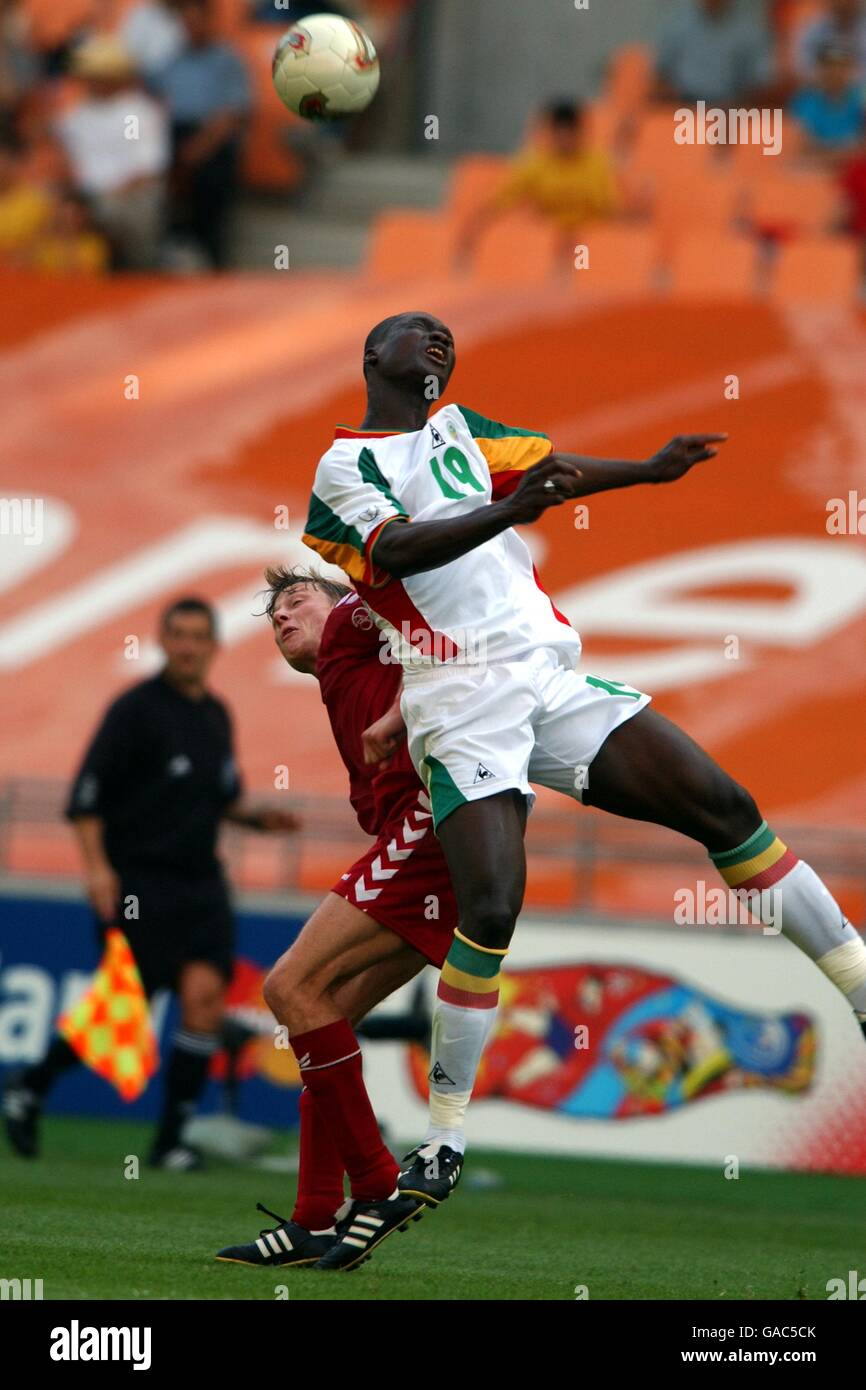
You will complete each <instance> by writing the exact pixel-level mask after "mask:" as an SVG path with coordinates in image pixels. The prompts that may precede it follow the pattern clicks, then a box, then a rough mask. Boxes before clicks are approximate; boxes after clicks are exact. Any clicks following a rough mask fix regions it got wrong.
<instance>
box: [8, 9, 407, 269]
mask: <svg viewBox="0 0 866 1390" xmlns="http://www.w3.org/2000/svg"><path fill="white" fill-rule="evenodd" d="M403 5H404V0H374V3H370V4H368V5H362V6H360V7H359V6H352V13H353V14H356V15H357V16H358V17H359V18H362V19H363V22H364V23H365V24H367V25H369V26H370V27H371V29H372V31H373V32H382V33H384V26H385V23H386V21H387V20H389V19H391V18H393V16H394V14H395V13H396V12H397V11H399V10H400V9H401V8H402V7H403ZM43 8H44V7H40V5H39V4H38V3H37V0H0V267H4V268H22V267H30V268H37V269H49V270H55V271H69V270H87V271H98V270H102V269H112V270H137V271H142V270H154V269H160V270H180V271H186V270H190V271H192V270H197V269H216V270H219V269H223V268H225V267H226V266H227V265H228V264H229V263H230V260H231V250H230V227H231V215H232V209H233V207H234V205H235V203H236V201H237V197H238V194H239V192H240V189H241V186H242V182H243V176H244V170H243V155H244V145H245V142H246V141H247V139H248V137H249V134H250V129H251V126H254V124H255V120H256V117H257V115H258V114H260V108H261V105H262V102H261V94H260V93H259V92H257V90H256V83H255V80H254V76H255V74H254V73H253V72H252V71H251V67H252V63H251V59H250V53H249V51H245V50H244V47H243V40H244V37H245V36H247V35H249V34H250V33H252V34H256V33H261V27H262V25H266V26H271V25H272V24H273V23H276V24H281V25H283V26H284V27H285V26H286V24H287V23H288V17H287V7H286V5H285V4H280V5H275V4H274V0H237V3H236V4H234V5H232V6H228V5H226V4H223V3H221V0H81V3H76V0H70V3H69V4H68V6H63V7H61V8H60V12H59V13H57V12H56V11H55V13H54V15H53V16H52V15H49V16H48V17H47V22H46V15H45V14H44V13H43V12H42V11H43ZM319 8H320V6H318V5H315V4H307V5H304V4H297V3H294V0H293V3H292V6H291V18H292V19H298V18H301V17H302V16H303V14H304V13H306V12H312V11H314V10H317V9H319ZM328 8H329V9H331V10H332V11H336V12H338V13H339V12H347V13H348V11H344V9H343V7H342V6H341V5H339V4H329V6H328ZM272 34H273V29H271V28H270V27H269V29H268V37H267V41H266V51H267V46H268V45H270V47H271V48H272V45H273V39H272V37H271V35H272ZM277 114H278V115H279V112H277ZM280 119H281V121H282V126H283V129H282V131H280V132H279V135H280V137H281V138H284V137H285V125H286V121H285V119H284V118H283V117H281V118H280ZM271 154H272V156H273V152H271ZM280 154H281V152H280V151H279V150H277V151H276V159H277V165H276V167H277V175H276V181H277V184H278V186H280V187H281V189H282V191H284V192H285V191H288V190H289V189H290V188H291V186H292V183H293V181H296V180H297V178H298V177H299V174H300V172H301V165H300V162H299V161H294V162H293V161H292V159H291V157H290V155H289V154H288V153H285V154H284V155H283V162H282V164H281V163H280V162H279V159H280Z"/></svg>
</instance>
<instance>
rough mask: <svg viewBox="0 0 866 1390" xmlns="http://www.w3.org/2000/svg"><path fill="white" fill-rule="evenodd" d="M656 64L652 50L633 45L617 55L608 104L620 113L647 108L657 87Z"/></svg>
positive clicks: (606, 88)
mask: <svg viewBox="0 0 866 1390" xmlns="http://www.w3.org/2000/svg"><path fill="white" fill-rule="evenodd" d="M653 72H654V62H653V54H652V50H651V49H650V48H646V47H644V46H643V45H642V44H629V45H627V46H626V47H624V48H621V49H619V51H618V52H617V53H616V55H615V56H614V58H613V60H612V62H611V65H610V68H609V70H608V74H607V81H606V82H605V86H604V96H605V101H607V102H610V103H611V105H612V106H614V107H615V108H616V110H617V111H619V112H624V111H635V110H637V109H639V108H640V107H641V106H643V104H644V102H645V101H646V100H647V98H648V97H649V94H650V91H651V89H652V85H653Z"/></svg>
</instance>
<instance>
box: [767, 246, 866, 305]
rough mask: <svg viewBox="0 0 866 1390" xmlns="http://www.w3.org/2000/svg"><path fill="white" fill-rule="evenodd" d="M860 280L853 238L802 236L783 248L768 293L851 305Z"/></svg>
mask: <svg viewBox="0 0 866 1390" xmlns="http://www.w3.org/2000/svg"><path fill="white" fill-rule="evenodd" d="M860 283H861V260H860V248H859V247H858V246H857V244H856V243H855V242H853V241H846V240H843V239H842V238H841V237H814V238H808V239H806V238H803V239H802V240H800V241H795V242H792V243H791V244H790V245H789V246H784V247H783V248H782V251H781V253H780V255H779V261H778V265H777V267H776V274H775V276H774V278H773V284H772V289H771V293H772V295H773V298H774V299H781V300H785V301H786V302H788V303H808V304H829V303H833V304H840V303H841V304H851V305H853V304H854V303H855V302H856V299H857V295H858V291H859V289H860Z"/></svg>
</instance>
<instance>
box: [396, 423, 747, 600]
mask: <svg viewBox="0 0 866 1390" xmlns="http://www.w3.org/2000/svg"><path fill="white" fill-rule="evenodd" d="M726 438H727V435H723V434H697V435H684V436H678V437H677V438H676V439H673V440H671V442H670V444H666V445H665V447H664V448H663V449H661V450H660V451H659V452H658V453H657V454H654V455H653V457H652V458H651V459H647V460H645V461H644V462H641V463H626V462H615V461H613V460H610V459H590V458H580V457H578V456H577V455H575V454H549V455H548V457H547V458H546V459H543V460H542V461H541V463H536V464H534V465H533V467H532V468H527V470H526V472H525V473H524V474H523V476H522V477H521V479H520V482H519V483H518V485H517V487H516V488H515V489H514V491H513V492H512V493H511V495H510V496H509V497H504V498H503V499H502V500H501V501H499V502H491V504H490V506H488V507H479V508H477V509H476V510H474V511H471V512H468V513H467V514H466V515H465V516H458V517H454V518H449V519H448V520H447V521H404V522H398V523H397V524H395V525H389V526H384V527H383V528H382V530H381V532H380V533H379V535H378V536H377V538H376V540H375V542H374V544H373V554H372V556H371V559H372V560H373V563H374V564H375V565H376V567H377V568H378V569H381V570H385V571H386V572H387V573H388V574H390V575H392V576H393V577H394V578H395V579H403V578H405V577H407V576H409V575H412V574H422V573H423V572H424V571H425V570H433V569H438V568H439V566H440V565H447V564H450V562H451V561H452V560H457V559H459V558H460V556H461V555H465V554H467V552H468V551H470V550H474V549H475V548H476V546H479V545H483V544H484V542H485V541H489V540H492V539H493V537H494V536H498V535H499V534H500V533H501V532H502V531H506V530H507V529H508V527H509V526H519V525H529V524H530V523H531V522H533V521H537V520H538V518H539V517H540V516H541V515H542V513H543V512H545V511H547V509H548V507H557V506H559V505H560V504H561V503H563V502H566V501H568V500H569V499H572V498H576V497H589V496H591V495H592V493H595V492H607V491H609V490H610V489H611V488H621V487H633V486H634V484H635V483H668V482H674V481H675V479H677V478H681V477H683V475H684V474H685V473H688V471H689V469H691V468H693V467H694V465H695V464H696V463H702V462H703V461H704V460H705V459H711V458H715V455H716V450H715V449H713V448H712V447H711V446H712V445H713V444H721V443H722V442H723V441H724V440H725V439H726Z"/></svg>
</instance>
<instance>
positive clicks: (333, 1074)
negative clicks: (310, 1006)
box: [289, 1018, 400, 1202]
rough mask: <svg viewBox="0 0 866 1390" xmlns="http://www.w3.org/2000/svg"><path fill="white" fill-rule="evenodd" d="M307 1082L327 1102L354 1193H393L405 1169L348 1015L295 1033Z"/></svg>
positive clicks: (376, 1196) (368, 1196)
mask: <svg viewBox="0 0 866 1390" xmlns="http://www.w3.org/2000/svg"><path fill="white" fill-rule="evenodd" d="M289 1042H290V1043H291V1044H292V1048H293V1050H294V1053H295V1056H296V1057H297V1059H298V1066H299V1067H300V1069H301V1076H302V1077H303V1081H304V1085H305V1086H306V1087H307V1088H308V1089H309V1091H310V1093H311V1094H312V1096H313V1099H314V1102H315V1104H316V1105H317V1106H320V1107H321V1113H322V1115H323V1117H324V1120H325V1123H326V1124H327V1126H328V1128H329V1130H330V1133H331V1138H332V1140H333V1142H334V1145H335V1147H336V1150H337V1152H338V1154H339V1156H340V1158H341V1160H342V1163H343V1167H344V1168H345V1170H346V1172H347V1173H348V1174H349V1182H350V1185H351V1190H352V1196H353V1197H356V1198H357V1199H358V1200H359V1201H362V1202H379V1201H381V1200H382V1199H383V1198H384V1197H390V1195H391V1193H392V1192H393V1191H394V1188H395V1186H396V1183H397V1174H398V1172H399V1171H400V1170H399V1168H398V1167H397V1164H396V1163H395V1162H394V1159H393V1158H392V1156H391V1154H390V1153H389V1152H388V1150H387V1149H386V1148H385V1145H384V1144H383V1143H382V1136H381V1134H380V1133H379V1126H378V1125H377V1124H376V1116H375V1115H374V1114H373V1107H372V1105H371V1104H370V1097H369V1096H368V1095H367V1090H366V1087H365V1086H364V1078H363V1075H362V1071H361V1049H360V1048H359V1046H358V1039H357V1038H356V1037H355V1034H354V1033H353V1032H352V1029H351V1028H350V1027H349V1024H348V1023H347V1022H346V1020H345V1019H344V1018H341V1019H338V1020H337V1022H336V1023H327V1024H326V1025H325V1027H324V1028H312V1029H310V1031H309V1032H308V1033H296V1034H295V1036H294V1037H293V1038H290V1039H289Z"/></svg>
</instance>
